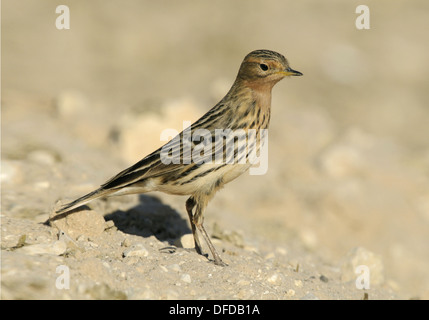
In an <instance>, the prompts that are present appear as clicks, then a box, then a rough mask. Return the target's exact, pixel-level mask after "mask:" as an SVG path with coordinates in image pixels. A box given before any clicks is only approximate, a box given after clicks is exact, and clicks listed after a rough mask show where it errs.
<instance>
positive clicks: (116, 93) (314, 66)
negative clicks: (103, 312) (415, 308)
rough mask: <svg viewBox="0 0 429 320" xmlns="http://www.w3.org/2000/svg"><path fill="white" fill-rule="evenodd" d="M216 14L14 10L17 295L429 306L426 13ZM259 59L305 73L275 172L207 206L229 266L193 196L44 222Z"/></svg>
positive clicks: (4, 284) (39, 6)
mask: <svg viewBox="0 0 429 320" xmlns="http://www.w3.org/2000/svg"><path fill="white" fill-rule="evenodd" d="M122 3H124V5H122ZM216 3H217V5H216V6H212V5H210V4H209V3H208V2H198V3H195V2H193V1H171V2H169V1H167V2H162V3H161V2H159V3H154V2H151V3H149V2H147V3H146V2H144V1H129V0H127V1H123V2H121V4H119V2H118V1H63V2H62V3H61V4H66V5H68V6H69V7H70V11H71V27H70V30H62V31H60V30H57V29H56V28H55V19H56V17H57V16H58V15H57V14H55V8H56V6H57V5H58V3H57V2H56V1H43V3H39V2H34V1H19V2H16V1H12V0H6V1H2V66H1V70H2V74H1V76H2V109H1V119H2V120H1V121H2V122H1V129H2V130H1V133H2V141H1V142H2V147H1V298H2V299H364V298H365V299H366V298H367V299H412V298H419V299H428V298H429V275H428V271H427V270H429V142H428V141H429V139H428V137H429V126H427V123H428V119H429V108H428V105H429V104H428V101H429V93H428V91H427V87H428V84H429V83H428V79H429V74H428V71H429V61H428V60H427V51H428V49H429V48H428V44H427V42H423V41H422V39H426V37H427V36H426V30H427V27H428V21H429V19H428V16H429V15H428V12H429V5H428V3H427V1H407V2H395V3H394V4H393V3H391V2H388V1H377V2H375V1H374V2H372V1H369V2H368V6H369V8H370V10H371V29H370V30H357V29H356V27H355V19H356V17H357V14H356V13H355V8H356V6H357V5H358V4H360V3H351V4H350V3H344V2H340V1H331V2H330V3H329V4H326V5H324V6H321V5H320V4H319V2H318V1H312V2H305V4H304V3H302V4H301V3H299V4H298V3H297V2H292V1H263V2H262V1H234V2H231V1H219V2H216ZM259 48H267V49H272V50H276V51H278V52H281V53H283V54H284V55H286V56H287V58H288V59H289V61H290V64H291V66H292V67H293V68H294V69H296V70H299V71H301V72H303V73H304V77H300V78H293V79H285V80H283V81H282V82H280V83H279V84H278V85H276V87H275V88H274V90H273V101H272V118H271V119H272V120H271V127H270V131H269V167H268V172H267V174H265V175H261V176H252V175H248V174H246V175H243V176H242V177H240V178H239V179H237V180H235V181H233V182H232V183H230V184H228V185H227V186H226V187H225V188H224V189H223V190H221V191H220V192H219V193H218V194H217V195H216V196H215V198H214V199H213V200H212V201H211V202H210V203H209V206H208V209H207V211H206V218H205V225H206V228H207V229H208V232H209V233H210V234H211V235H212V237H213V243H214V245H215V246H216V247H217V249H218V251H219V252H220V254H221V256H222V258H223V259H224V261H225V262H226V263H227V264H228V266H227V267H219V266H216V265H214V264H213V262H212V261H210V259H207V258H205V257H203V256H199V255H197V254H196V253H195V252H194V251H193V250H192V249H190V248H189V246H190V244H189V242H190V229H189V224H188V221H187V214H186V211H185V201H186V198H185V197H176V196H169V195H165V194H160V193H151V194H145V195H141V196H138V195H133V196H123V197H117V198H110V199H108V200H99V201H95V202H93V203H91V204H89V207H88V208H86V209H85V210H83V211H80V212H78V213H76V214H74V215H71V216H69V217H68V218H67V221H64V220H62V221H58V223H57V224H56V225H55V226H50V225H46V224H44V222H45V221H46V220H47V219H48V217H49V215H50V213H51V212H52V209H53V207H54V205H55V203H56V202H57V201H58V200H61V201H67V200H72V199H73V198H75V197H78V196H81V195H83V194H85V193H86V192H89V191H92V190H93V189H95V188H97V187H98V186H99V185H100V184H101V183H103V182H105V181H106V180H107V179H108V178H110V177H112V176H113V175H115V174H116V173H118V172H119V171H120V170H122V169H124V168H126V167H127V166H129V165H131V164H133V163H135V162H136V161H138V160H140V159H141V158H142V157H143V156H145V155H146V154H148V153H149V152H151V151H153V150H154V148H156V147H158V146H161V145H162V144H163V142H162V141H160V134H161V132H162V131H163V130H164V129H166V128H173V129H177V130H179V131H180V130H181V129H182V126H183V121H184V120H185V121H193V120H196V119H198V118H199V117H200V116H201V115H202V114H203V113H204V112H206V111H207V110H208V109H209V108H210V107H211V106H213V105H214V104H215V103H216V102H217V101H218V100H219V99H220V98H222V96H223V95H224V94H225V93H226V91H227V90H228V88H229V86H230V85H231V84H232V82H233V80H234V77H235V75H236V73H237V71H238V66H239V64H240V62H241V60H242V59H243V57H244V55H246V54H247V53H248V52H250V51H251V50H254V49H259ZM191 243H192V241H191ZM206 251H208V249H207V248H206ZM209 258H211V257H209ZM359 266H360V268H359ZM357 268H358V269H357ZM362 284H365V285H366V288H365V289H362V286H361V285H362Z"/></svg>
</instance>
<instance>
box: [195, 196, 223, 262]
mask: <svg viewBox="0 0 429 320" xmlns="http://www.w3.org/2000/svg"><path fill="white" fill-rule="evenodd" d="M194 205H195V200H194ZM196 205H197V208H196V209H195V214H194V215H193V217H192V219H193V222H192V223H193V224H194V225H195V226H196V227H197V228H198V230H199V231H200V232H201V234H202V235H203V238H204V240H205V241H206V243H207V245H208V247H209V249H210V251H211V253H212V255H213V258H214V263H215V264H216V265H218V266H222V267H225V266H227V264H226V263H225V262H223V261H222V259H221V258H220V256H219V254H218V253H217V251H216V248H215V247H214V245H213V243H212V242H211V241H210V237H209V235H208V234H207V232H206V229H204V226H203V221H204V218H203V207H202V206H201V205H200V203H197V204H196ZM192 223H191V224H192Z"/></svg>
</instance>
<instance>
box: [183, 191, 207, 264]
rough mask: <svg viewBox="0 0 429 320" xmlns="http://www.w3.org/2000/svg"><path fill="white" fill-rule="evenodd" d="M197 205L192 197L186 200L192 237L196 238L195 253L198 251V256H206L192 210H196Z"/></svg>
mask: <svg viewBox="0 0 429 320" xmlns="http://www.w3.org/2000/svg"><path fill="white" fill-rule="evenodd" d="M195 204H196V203H195V200H194V198H193V197H190V198H189V199H188V200H186V211H187V212H188V216H189V222H190V223H191V229H192V235H193V236H194V243H195V251H197V253H198V254H201V255H203V256H204V253H203V249H202V247H201V244H200V239H199V238H198V234H197V230H196V228H195V223H194V215H193V213H192V209H194V207H195Z"/></svg>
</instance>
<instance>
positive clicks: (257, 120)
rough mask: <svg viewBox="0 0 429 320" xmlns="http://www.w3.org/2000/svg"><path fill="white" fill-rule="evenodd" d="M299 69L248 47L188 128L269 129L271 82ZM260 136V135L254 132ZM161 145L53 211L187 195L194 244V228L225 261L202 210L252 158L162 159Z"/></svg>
mask: <svg viewBox="0 0 429 320" xmlns="http://www.w3.org/2000/svg"><path fill="white" fill-rule="evenodd" d="M301 75H302V73H300V72H298V71H295V70H293V69H291V68H290V67H289V63H288V61H287V60H286V58H285V57H284V56H283V55H281V54H279V53H277V52H274V51H269V50H255V51H252V52H250V53H249V54H248V55H247V56H246V57H245V58H244V60H243V62H242V63H241V66H240V69H239V71H238V75H237V78H236V80H235V82H234V84H233V85H232V87H231V89H230V90H229V92H228V93H227V94H226V96H225V97H224V98H223V99H222V100H221V101H220V102H219V103H218V104H216V105H215V106H214V107H213V108H212V109H210V110H209V111H208V112H207V113H206V114H205V115H203V116H202V117H201V118H200V119H199V120H197V121H196V122H194V123H193V124H192V125H191V127H190V129H191V131H194V130H197V129H205V130H208V131H209V132H210V133H212V134H213V137H214V132H215V130H216V129H231V130H238V129H242V130H244V131H245V132H248V131H249V130H250V129H256V132H260V131H261V130H262V129H267V128H268V124H269V122H270V109H271V90H272V88H273V86H274V85H275V84H276V83H277V82H278V81H280V80H281V79H283V78H284V77H286V76H301ZM184 131H185V130H184ZM184 131H182V132H181V133H180V134H179V135H178V137H179V138H180V139H179V141H182V138H183V137H184ZM206 132H207V131H206ZM258 136H260V135H259V134H258ZM173 140H174V139H173ZM198 145H199V143H198V141H191V143H190V145H189V147H190V151H191V153H192V152H193V151H194V150H195V148H196V147H197V146H198ZM176 146H179V151H180V157H181V159H182V160H183V159H184V158H185V155H184V146H185V143H182V144H176ZM233 147H234V155H236V154H237V153H238V150H237V148H239V147H240V145H239V144H238V143H236V144H234V145H233ZM255 148H256V149H258V150H256V151H260V150H259V149H260V144H256V143H253V144H251V145H249V146H248V148H247V154H246V156H247V155H248V154H249V153H250V152H252V151H255V150H254V149H255ZM226 149H227V148H225V149H224V148H221V149H220V150H223V151H222V152H226ZM162 150H163V147H161V148H159V149H158V150H156V151H154V152H152V153H151V154H149V155H148V156H146V157H145V158H143V159H142V160H140V161H139V162H137V163H136V164H134V165H133V166H131V167H129V168H128V169H125V170H123V171H122V172H120V173H118V174H117V175H116V176H114V177H113V178H111V179H110V180H108V181H107V182H105V183H104V184H103V185H101V186H100V188H98V189H97V190H95V191H93V192H91V193H89V194H87V195H85V196H83V197H81V198H79V199H77V200H75V201H72V202H70V203H68V204H66V205H64V206H62V207H61V208H60V209H59V210H58V211H57V212H56V213H57V214H61V216H62V214H63V213H66V212H68V211H71V210H73V209H75V208H77V207H79V206H81V205H83V204H85V203H87V202H89V201H92V200H94V199H97V198H100V197H107V196H113V195H115V196H116V195H124V194H133V193H145V192H149V191H162V192H165V193H169V194H175V195H190V197H189V199H188V200H187V201H186V211H187V212H188V215H189V221H190V224H191V228H192V234H193V236H194V243H195V250H196V252H197V253H199V254H202V255H204V254H203V250H202V247H201V244H200V241H199V238H198V234H197V230H198V231H199V232H200V233H201V235H202V236H203V238H204V240H205V241H206V243H207V246H208V247H209V249H210V251H211V253H212V255H213V258H214V263H215V264H216V265H222V266H224V265H225V263H224V262H223V261H222V259H221V258H220V256H219V254H218V253H217V251H216V249H215V247H214V246H213V244H212V242H211V241H210V238H209V236H208V234H207V232H206V230H205V229H204V226H203V220H204V218H203V213H204V210H205V208H206V206H207V203H208V201H209V200H210V199H211V198H212V197H213V196H214V194H215V193H216V191H217V190H219V189H220V188H221V187H223V185H225V184H226V183H228V182H230V181H232V180H233V179H235V178H237V177H238V176H240V175H241V174H243V173H244V172H246V171H247V170H248V169H249V167H250V166H251V164H250V162H249V161H246V162H244V163H243V161H240V163H238V161H235V162H232V163H231V162H222V161H221V162H215V163H213V162H207V161H203V162H201V161H200V162H195V161H193V162H192V161H187V162H186V161H181V162H180V163H177V162H176V163H175V162H173V163H169V164H166V163H165V161H162ZM240 150H243V148H241V149H240ZM192 154H193V153H192ZM194 208H195V211H194ZM53 219H55V217H54V218H53ZM51 220H52V219H51Z"/></svg>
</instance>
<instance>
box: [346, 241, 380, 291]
mask: <svg viewBox="0 0 429 320" xmlns="http://www.w3.org/2000/svg"><path fill="white" fill-rule="evenodd" d="M359 266H365V267H367V268H368V270H369V282H370V286H371V285H373V284H375V285H379V284H382V283H383V282H384V266H383V262H382V259H381V257H380V256H379V255H377V254H375V253H373V252H371V251H369V250H367V249H365V248H362V247H357V248H354V249H352V250H350V251H349V252H348V253H347V254H346V256H345V257H344V259H343V262H342V264H341V281H342V282H349V281H356V279H357V278H358V277H359V276H360V275H361V273H359V270H358V269H357V268H358V267H359Z"/></svg>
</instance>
